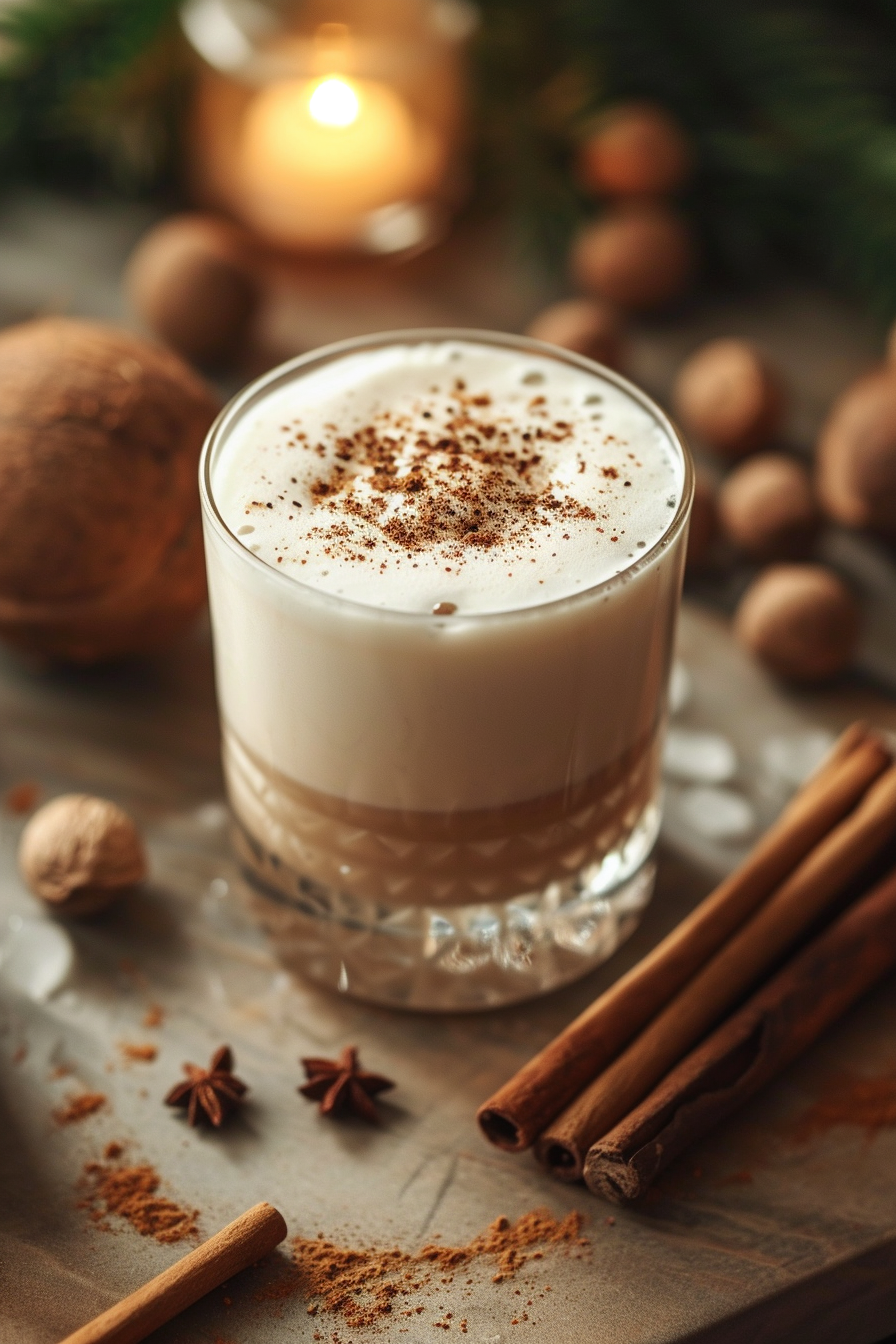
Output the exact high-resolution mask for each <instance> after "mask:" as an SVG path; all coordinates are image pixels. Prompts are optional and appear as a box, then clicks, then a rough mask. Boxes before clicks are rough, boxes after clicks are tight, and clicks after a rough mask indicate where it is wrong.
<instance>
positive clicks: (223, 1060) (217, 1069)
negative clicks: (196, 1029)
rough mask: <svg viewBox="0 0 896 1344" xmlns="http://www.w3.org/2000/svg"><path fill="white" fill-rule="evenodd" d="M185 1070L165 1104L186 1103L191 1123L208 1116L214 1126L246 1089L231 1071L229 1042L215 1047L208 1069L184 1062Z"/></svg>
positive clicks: (196, 1123) (224, 1117) (181, 1104)
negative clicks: (183, 1075)
mask: <svg viewBox="0 0 896 1344" xmlns="http://www.w3.org/2000/svg"><path fill="white" fill-rule="evenodd" d="M184 1073H185V1074H186V1075H187V1080H186V1082H184V1083H176V1084H175V1086H174V1087H172V1089H171V1091H170V1092H169V1093H168V1095H167V1097H166V1098H165V1104H166V1105H167V1106H186V1108H187V1120H188V1121H189V1122H190V1124H191V1125H198V1124H199V1121H200V1120H210V1121H211V1123H212V1124H213V1125H214V1126H215V1128H218V1127H219V1126H220V1125H223V1123H224V1121H225V1120H226V1119H227V1117H228V1115H230V1113H231V1111H234V1110H236V1108H237V1106H239V1104H240V1102H241V1101H242V1099H243V1097H244V1096H245V1095H246V1093H247V1092H248V1090H249V1089H248V1087H247V1086H246V1084H245V1083H244V1082H241V1081H240V1079H239V1078H237V1077H235V1075H234V1073H233V1052H232V1051H231V1049H230V1046H229V1045H222V1046H221V1048H220V1050H216V1051H215V1053H214V1054H213V1055H212V1060H211V1063H210V1064H209V1066H208V1068H207V1069H200V1068H199V1066H198V1065H197V1064H185V1065H184Z"/></svg>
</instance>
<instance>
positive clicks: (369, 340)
mask: <svg viewBox="0 0 896 1344" xmlns="http://www.w3.org/2000/svg"><path fill="white" fill-rule="evenodd" d="M427 341H430V342H449V341H465V342H467V343H469V344H474V345H476V344H478V345H495V346H501V347H503V348H505V349H510V350H518V351H520V352H529V353H531V354H536V355H540V356H541V357H543V358H548V359H553V360H555V361H556V362H558V363H560V364H571V365H572V366H573V367H575V368H579V369H582V370H583V371H584V372H586V373H590V374H591V375H592V376H593V377H596V378H599V379H600V380H601V381H603V382H609V383H611V384H612V385H613V386H615V387H616V388H618V389H619V390H620V391H622V392H625V393H626V394H627V395H628V396H629V397H631V398H632V400H633V401H635V402H636V403H637V404H638V405H639V406H640V407H641V408H642V409H643V410H645V411H646V412H647V413H648V415H650V416H651V418H652V419H653V420H655V421H656V422H657V423H658V424H659V425H660V427H661V428H662V429H663V430H664V431H665V433H666V435H667V436H668V438H669V441H670V442H671V443H672V444H673V445H674V446H675V448H676V449H677V451H678V452H679V453H680V455H681V461H682V465H683V468H684V472H683V478H682V489H681V494H680V497H679V500H678V504H677V506H676V509H675V513H674V514H673V515H672V519H671V521H670V523H669V526H668V527H667V528H666V530H665V531H664V532H663V533H662V535H661V536H660V537H658V538H657V540H656V541H655V542H654V543H653V545H652V546H650V547H649V548H648V549H646V550H645V551H643V552H642V553H641V554H640V555H638V556H637V557H635V559H634V560H633V561H632V563H631V564H630V565H627V566H626V567H625V568H624V569H622V570H620V571H619V572H617V573H616V574H611V575H610V576H609V577H608V578H605V579H601V580H599V582H597V583H593V584H590V585H589V586H588V587H587V588H583V589H581V590H580V591H578V592H575V593H567V594H566V595H565V596H563V597H555V598H551V599H550V600H549V601H546V602H538V603H534V604H531V603H527V604H526V605H525V606H520V607H507V608H504V609H502V610H500V611H474V612H468V613H464V612H458V613H457V614H456V615H453V616H452V617H451V623H452V624H453V625H458V624H460V623H465V624H467V623H480V622H487V621H500V620H508V619H519V618H520V617H526V616H529V615H532V616H537V615H538V613H544V612H548V611H555V610H556V609H557V608H558V607H562V606H568V605H572V604H575V603H580V602H587V601H590V600H593V598H594V597H596V596H598V595H600V594H602V593H606V592H609V591H610V590H612V589H614V588H617V587H621V586H622V585H623V584H625V583H628V582H629V581H630V580H631V579H632V577H633V576H634V575H636V574H639V573H641V571H642V570H644V569H647V568H648V567H649V566H650V565H651V564H653V562H654V561H655V560H656V559H657V558H658V557H659V556H660V555H661V554H662V552H663V551H666V550H668V549H669V547H670V546H671V544H672V543H673V542H674V541H675V540H676V539H677V538H678V536H679V534H680V533H681V531H682V529H683V527H684V526H685V524H686V522H687V519H688V514H689V511H690V506H691V501H692V499H693V494H694V478H695V472H694V462H693V458H692V456H691V451H690V448H689V447H688V444H687V441H686V440H685V438H684V436H683V435H682V434H681V432H680V431H679V429H678V428H677V426H676V425H675V424H674V422H673V421H672V420H671V418H670V417H669V416H668V415H666V413H665V411H664V410H663V409H662V408H661V407H660V406H658V405H657V404H656V402H655V401H654V400H653V398H652V397H650V396H648V394H647V393H646V392H643V391H642V390H641V389H640V388H639V387H637V386H636V385H635V384H634V383H632V382H630V381H629V379H627V378H624V377H623V376H622V374H619V373H617V372H616V371H615V370H614V369H610V368H607V367H606V365H604V364H599V363H597V361H596V360H593V359H588V358H587V356H585V355H579V354H576V353H575V352H574V351H571V350H564V349H563V348H562V347H560V346H557V345H550V344H549V343H548V342H546V341H538V340H535V339H534V337H531V336H518V335H516V334H515V333H513V332H502V331H489V330H480V329H479V328H476V327H408V328H401V329H399V330H396V331H379V332H372V333H370V334H368V335H365V336H350V337H348V338H347V339H346V340H342V341H334V342H332V343H330V344H329V345H323V346H318V347H317V348H316V349H314V350H310V351H308V352H307V353H306V354H303V355H296V356H295V357H294V358H293V359H289V360H286V361H285V362H284V363H283V364H278V365H276V366H275V367H274V368H273V369H269V370H268V371H267V372H266V373H263V374H261V375H260V377H258V378H255V379H253V380H252V382H250V383H247V384H246V386H245V387H244V388H242V389H241V390H240V391H239V392H237V393H236V395H235V396H233V397H231V399H230V400H229V401H228V402H227V403H226V404H225V405H224V406H223V407H222V408H221V410H220V411H219V413H218V415H217V416H216V418H215V420H214V422H213V424H212V426H211V428H210V429H209V431H208V434H207V435H206V438H205V442H204V444H203V446H202V453H201V456H200V459H199V493H200V498H201V503H202V512H203V515H204V517H205V519H206V520H207V521H208V522H210V523H211V524H212V526H213V527H214V529H215V531H216V532H217V533H218V535H219V536H220V537H221V538H222V539H223V540H224V542H225V543H226V544H227V546H228V547H229V549H230V550H232V551H233V552H235V553H236V554H237V555H238V556H239V557H240V558H241V559H242V560H244V561H245V562H246V563H247V564H248V565H249V566H250V567H253V568H257V569H258V570H259V571H260V572H262V573H263V574H264V576H265V577H266V578H267V579H269V580H270V581H271V582H274V583H277V584H280V585H283V586H284V591H286V590H291V591H295V590H296V589H298V590H299V591H300V592H302V593H303V594H305V595H306V596H307V597H309V598H311V599H313V600H316V601H318V602H320V603H323V604H324V605H332V606H334V607H337V608H338V607H342V608H344V609H347V610H351V611H352V612H354V613H355V614H359V615H360V614H364V615H366V616H368V617H370V618H371V619H377V618H382V619H386V618H388V619H390V620H406V621H412V622H417V623H420V622H427V623H430V624H431V623H432V622H434V621H438V622H439V623H440V624H442V623H444V622H445V620H446V618H445V617H439V616H435V615H433V613H432V612H429V611H402V610H400V609H397V608H395V607H374V606H371V605H370V603H368V602H359V601H357V600H356V599H355V598H351V597H344V596H343V595H342V594H340V593H330V592H327V591H325V590H324V589H322V588H318V587H316V586H315V585H314V584H313V583H308V582H306V581H304V580H302V579H300V578H297V577H294V576H293V575H291V574H285V573H283V572H282V571H281V570H278V569H275V568H274V567H273V565H269V564H268V563H267V561H266V560H262V559H261V558H260V557H259V556H257V555H255V554H254V552H252V551H250V550H249V548H248V546H246V545H244V544H243V542H242V541H240V539H239V537H238V536H237V535H236V533H235V532H233V531H232V530H231V528H230V527H229V526H228V525H227V523H226V522H225V520H224V517H223V515H222V514H221V511H220V509H219V508H218V504H217V501H216V499H215V494H214V490H213V487H212V468H213V465H214V459H215V457H216V455H217V452H218V451H219V450H220V448H221V446H222V445H223V443H224V442H225V441H226V438H227V435H228V432H229V430H230V429H231V428H232V427H233V426H234V425H235V424H236V423H237V422H238V421H239V420H241V419H242V418H243V416H244V415H245V414H246V413H247V412H248V411H249V410H251V409H252V408H253V407H254V406H256V405H258V403H259V402H261V401H263V400H264V399H265V397H267V396H268V395H269V394H270V393H271V392H273V391H274V390H276V389H278V388H280V387H282V386H284V385H285V384H287V383H289V382H292V381H299V379H300V378H301V377H302V376H303V375H304V374H306V373H310V372H312V371H313V370H314V369H317V368H321V367H322V366H323V365H325V364H329V363H333V362H335V361H336V360H338V359H341V358H343V357H344V356H346V355H350V354H354V353H356V352H358V351H361V350H375V349H380V348H382V347H384V346H389V345H422V344H424V343H425V342H427Z"/></svg>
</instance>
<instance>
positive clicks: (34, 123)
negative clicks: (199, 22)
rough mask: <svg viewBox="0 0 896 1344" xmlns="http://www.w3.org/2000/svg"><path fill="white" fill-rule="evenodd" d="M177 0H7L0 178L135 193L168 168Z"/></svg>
mask: <svg viewBox="0 0 896 1344" xmlns="http://www.w3.org/2000/svg"><path fill="white" fill-rule="evenodd" d="M176 10H177V0H13V3H12V4H10V5H9V6H8V7H4V8H3V9H2V10H0V163H2V166H3V169H4V170H5V172H4V176H5V177H6V178H7V180H9V179H10V178H17V177H28V178H32V179H35V178H36V179H38V180H48V179H49V180H52V181H56V182H62V183H65V184H67V185H69V184H71V185H80V186H82V187H85V186H98V185H101V184H105V183H108V184H111V185H113V186H114V187H116V188H118V189H126V190H130V189H139V188H141V187H145V186H147V185H149V184H155V183H157V182H158V181H159V179H160V178H161V177H163V176H164V175H165V174H166V173H167V172H168V171H169V170H170V168H171V165H172V150H173V142H172V134H173V132H174V124H175V120H176V117H177V113H178V112H179V110H180V105H181V103H182V90H183V83H184V67H185V62H184V57H183V53H182V48H181V47H180V45H179V43H178V41H177V34H176V26H175V22H174V16H175V14H176Z"/></svg>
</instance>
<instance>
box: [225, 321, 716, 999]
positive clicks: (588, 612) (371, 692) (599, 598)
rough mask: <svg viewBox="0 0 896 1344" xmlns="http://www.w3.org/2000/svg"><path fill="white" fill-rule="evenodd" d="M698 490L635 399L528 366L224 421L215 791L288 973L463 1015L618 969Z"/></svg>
mask: <svg viewBox="0 0 896 1344" xmlns="http://www.w3.org/2000/svg"><path fill="white" fill-rule="evenodd" d="M691 489H692V485H691V473H690V467H689V465H688V462H687V459H686V455H685V452H684V450H683V448H682V446H681V444H680V443H679V441H678V440H677V438H676V437H675V434H674V431H673V430H672V429H671V427H670V426H669V424H668V422H667V421H666V420H665V419H664V418H663V417H662V415H661V414H660V412H658V411H657V410H656V409H655V408H654V407H653V406H652V404H651V403H650V402H649V401H648V400H647V399H646V398H644V397H643V396H642V395H641V394H640V393H638V392H637V391H636V390H635V389H634V388H632V387H630V386H629V385H628V384H626V383H625V382H623V381H622V380H621V379H619V378H617V377H616V376H615V375H613V374H610V373H608V372H607V371H605V370H601V369H600V368H599V367H598V366H597V365H594V364H591V363H590V362H589V361H587V360H584V359H581V358H579V357H577V356H574V355H567V354H565V353H564V352H561V351H559V350H556V351H555V350H553V349H552V348H551V347H548V346H541V345H538V344H537V343H535V342H531V341H524V340H520V339H518V338H515V337H504V336H493V335H491V334H488V333H476V332H470V333H451V332H446V333H443V332H411V333H397V334H392V335H389V336H379V337H374V338H367V339H364V340H360V341H355V342H349V343H345V344H343V345H342V346H336V347H330V348H329V349H327V350H324V351H319V352H317V353H315V354H313V355H311V356H307V357H303V358H302V359H299V360H296V361H294V362H293V363H292V364H290V365H287V366H285V367H284V368H282V369H279V370H275V371H274V372H273V373H272V374H268V375H266V376H265V378H263V379H261V380H260V381H259V382H258V383H256V384H254V385H253V386H251V387H250V388H248V389H247V390H246V391H245V392H244V393H242V394H241V395H240V396H239V397H238V398H237V399H236V400H235V401H234V402H233V403H232V404H231V406H230V407H229V408H228V409H227V411H225V413H224V414H223V416H222V417H221V419H220V420H219V422H218V425H217V426H216V428H215V429H214V430H213V432H212V435H211V437H210V440H209V444H208V445H207V448H206V453H205V459H204V469H203V498H204V506H205V520H206V544H207V551H208V564H209V583H210V596H211V607H212V620H213V627H214V636H215V651H216V665H217V678H218V694H219V699H220V706H221V716H222V726H223V737H224V761H225V770H226V776H227V784H228V790H229V793H230V799H231V803H232V806H233V810H234V813H235V815H236V818H237V822H238V835H237V844H238V849H239V851H240V855H241V858H242V860H243V864H244V868H245V871H246V873H247V876H248V878H249V880H250V883H251V885H252V887H253V890H254V891H255V892H256V894H257V896H258V902H257V903H258V904H259V906H260V908H261V909H262V910H263V912H264V913H265V915H266V922H267V923H268V924H269V925H270V926H271V927H272V928H274V929H275V930H276V932H277V934H278V937H279V939H280V941H281V947H282V948H284V949H286V950H287V954H288V956H289V958H290V959H291V960H293V961H296V962H297V963H298V964H300V965H301V966H303V968H304V969H305V970H306V971H307V972H309V973H311V974H312V975H314V976H316V977H317V978H321V979H324V980H327V981H329V982H331V983H333V984H338V985H339V986H340V987H341V988H343V989H345V990H347V991H348V992H354V993H358V994H360V995H361V996H363V997H367V998H373V999H378V1000H380V1001H383V1002H390V1003H402V1004H405V1005H407V1006H419V1007H445V1008H450V1007H474V1006H487V1005H489V1004H492V1003H500V1002H507V1001H509V1000H511V999H514V998H520V997H524V996H526V995H527V994H532V993H536V992H540V991H542V990H544V989H547V988H551V987H552V986H553V985H555V984H558V983H561V982H562V981H563V980H567V979H570V978H572V977H573V976H574V975H577V974H582V973H583V972H584V971H586V970H587V969H589V968H590V967H591V966H592V965H594V964H595V963H596V962H598V961H600V960H603V959H604V958H605V957H606V956H607V955H609V953H610V952H611V951H612V950H613V949H614V947H615V946H616V945H617V944H618V942H619V941H620V938H621V937H622V936H624V934H625V933H626V932H627V931H628V928H630V927H632V926H633V923H634V916H635V915H636V913H637V910H638V909H639V908H640V907H641V906H642V905H643V904H644V902H645V901H646V900H647V899H648V897H649V894H650V885H651V881H652V867H651V865H650V863H649V855H650V851H651V849H652V846H653V842H654V839H655V836H656V829H657V824H658V809H657V802H656V793H657V756H658V748H659V739H660V734H661V729H662V721H663V713H664V698H665V687H666V679H667V675H668V665H669V657H670V648H671V641H672V634H673V628H674V622H675V616H676V611H677V606H678V596H679V589H680V583H681V571H682V565H683V554H684V552H683V547H684V539H685V533H686V521H687V512H688V508H689V504H690V493H691Z"/></svg>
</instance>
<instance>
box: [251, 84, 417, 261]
mask: <svg viewBox="0 0 896 1344" xmlns="http://www.w3.org/2000/svg"><path fill="white" fill-rule="evenodd" d="M437 157H438V156H437V151H436V146H435V142H434V140H433V137H432V136H431V135H427V133H426V131H425V130H424V129H423V128H422V127H420V126H418V125H416V124H415V122H414V119H413V117H412V115H411V112H410V109H409V108H408V106H407V104H406V103H405V102H403V100H402V99H401V97H400V96H399V95H398V94H397V93H396V92H394V90H392V89H391V88H389V86H388V85H386V84H382V83H379V82H376V81H374V80H368V79H349V78H348V77H347V76H344V75H341V74H327V75H324V76H323V77H321V78H318V79H312V80H280V81H278V82H276V83H273V84H269V85H268V86H267V87H266V88H263V89H261V90H260V91H259V92H258V93H257V94H256V95H255V97H254V98H253V100H252V102H251V103H250V105H249V106H248V108H247V109H246V113H245V118H244V121H243V126H242V131H241V136H240V144H239V169H238V172H239V179H240V183H241V187H242V194H243V197H244V200H243V214H244V215H245V216H246V217H247V218H248V219H250V220H251V221H252V222H253V223H254V224H255V225H256V227H257V228H258V229H259V231H260V232H262V233H263V234H265V235H266V236H267V237H269V238H272V239H274V240H275V241H277V242H279V243H282V244H284V245H286V246H296V245H299V246H301V245H303V244H305V245H312V246H313V245H320V244H332V243H340V242H351V241H352V240H353V238H354V237H355V236H356V235H357V233H358V231H359V228H360V227H361V223H362V221H363V219H364V217H365V216H366V215H369V214H370V212H371V211H374V210H377V209H378V208H380V207H381V206H385V205H389V204H391V203H393V202H395V201H402V200H407V199H411V198H413V196H414V195H415V194H416V193H417V192H419V191H420V190H421V189H422V188H423V187H425V186H426V185H427V184H428V182H429V180H430V179H431V177H432V175H433V173H434V172H435V171H437V167H438V165H437V162H436V160H437Z"/></svg>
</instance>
